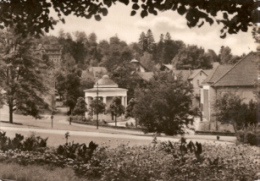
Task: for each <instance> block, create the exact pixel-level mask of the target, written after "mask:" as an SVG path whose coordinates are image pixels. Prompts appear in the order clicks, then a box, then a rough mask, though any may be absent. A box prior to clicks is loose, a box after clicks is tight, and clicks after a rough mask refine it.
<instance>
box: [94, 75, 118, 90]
mask: <svg viewBox="0 0 260 181" xmlns="http://www.w3.org/2000/svg"><path fill="white" fill-rule="evenodd" d="M95 87H109V88H110V87H114V88H115V87H118V85H117V83H115V82H114V81H113V80H112V79H110V78H109V77H108V75H103V77H102V78H101V79H99V80H98V81H97V82H96V83H95V85H94V88H95Z"/></svg>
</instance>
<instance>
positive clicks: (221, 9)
mask: <svg viewBox="0 0 260 181" xmlns="http://www.w3.org/2000/svg"><path fill="white" fill-rule="evenodd" d="M116 3H122V4H125V5H128V6H131V7H132V11H131V16H134V15H135V14H136V13H137V11H138V12H140V16H141V17H142V18H144V17H146V16H148V14H153V15H157V14H158V12H161V11H166V10H171V11H177V12H178V14H180V15H182V16H185V18H186V20H187V26H188V27H195V26H198V27H201V26H203V25H204V24H205V23H208V24H210V25H212V24H213V23H215V22H217V23H220V24H222V29H221V37H222V38H224V37H225V36H226V34H227V33H228V34H236V33H238V32H240V31H243V32H246V31H248V27H249V26H251V25H252V23H253V22H254V21H257V17H258V14H257V11H256V8H257V4H256V3H254V0H238V1H236V0H228V1H224V2H223V1H216V0H197V1H183V0H175V1H168V0H167V1H165V0H156V1H154V0H146V1H144V0H91V1H81V0H74V1H59V0H21V1H14V0H10V1H1V3H0V14H2V15H3V16H2V17H1V19H0V24H4V25H5V26H12V25H15V30H16V32H20V33H23V34H24V35H25V34H29V33H30V34H33V35H35V34H36V35H39V34H42V32H43V31H46V32H48V31H49V30H50V29H53V28H54V26H55V25H56V24H57V20H55V18H53V16H52V15H51V14H50V12H51V8H53V9H54V10H55V13H56V15H58V21H62V22H65V20H64V17H65V16H68V15H71V14H73V15H75V16H77V17H83V18H88V19H89V18H92V17H94V18H95V19H96V20H97V21H100V20H101V17H102V16H106V15H107V14H108V8H111V7H112V5H114V4H116ZM1 27H2V25H1Z"/></svg>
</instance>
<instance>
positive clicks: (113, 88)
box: [84, 87, 127, 92]
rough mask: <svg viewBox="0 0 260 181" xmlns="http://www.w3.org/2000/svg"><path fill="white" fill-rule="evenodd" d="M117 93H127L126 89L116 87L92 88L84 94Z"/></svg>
mask: <svg viewBox="0 0 260 181" xmlns="http://www.w3.org/2000/svg"><path fill="white" fill-rule="evenodd" d="M97 91H98V92H118V91H124V92H125V91H127V89H124V88H118V87H98V88H97V87H94V88H92V89H86V90H84V92H97Z"/></svg>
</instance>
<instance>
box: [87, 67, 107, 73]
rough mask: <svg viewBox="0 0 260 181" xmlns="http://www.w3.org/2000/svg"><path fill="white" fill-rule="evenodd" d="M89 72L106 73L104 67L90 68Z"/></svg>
mask: <svg viewBox="0 0 260 181" xmlns="http://www.w3.org/2000/svg"><path fill="white" fill-rule="evenodd" d="M89 71H90V72H93V73H95V72H103V73H107V69H106V67H90V68H89Z"/></svg>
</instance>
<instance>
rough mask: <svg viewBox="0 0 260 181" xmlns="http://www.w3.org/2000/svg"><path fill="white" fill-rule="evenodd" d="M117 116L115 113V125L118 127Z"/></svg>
mask: <svg viewBox="0 0 260 181" xmlns="http://www.w3.org/2000/svg"><path fill="white" fill-rule="evenodd" d="M116 117H117V116H116V115H115V126H116V127H117V118H116Z"/></svg>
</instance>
